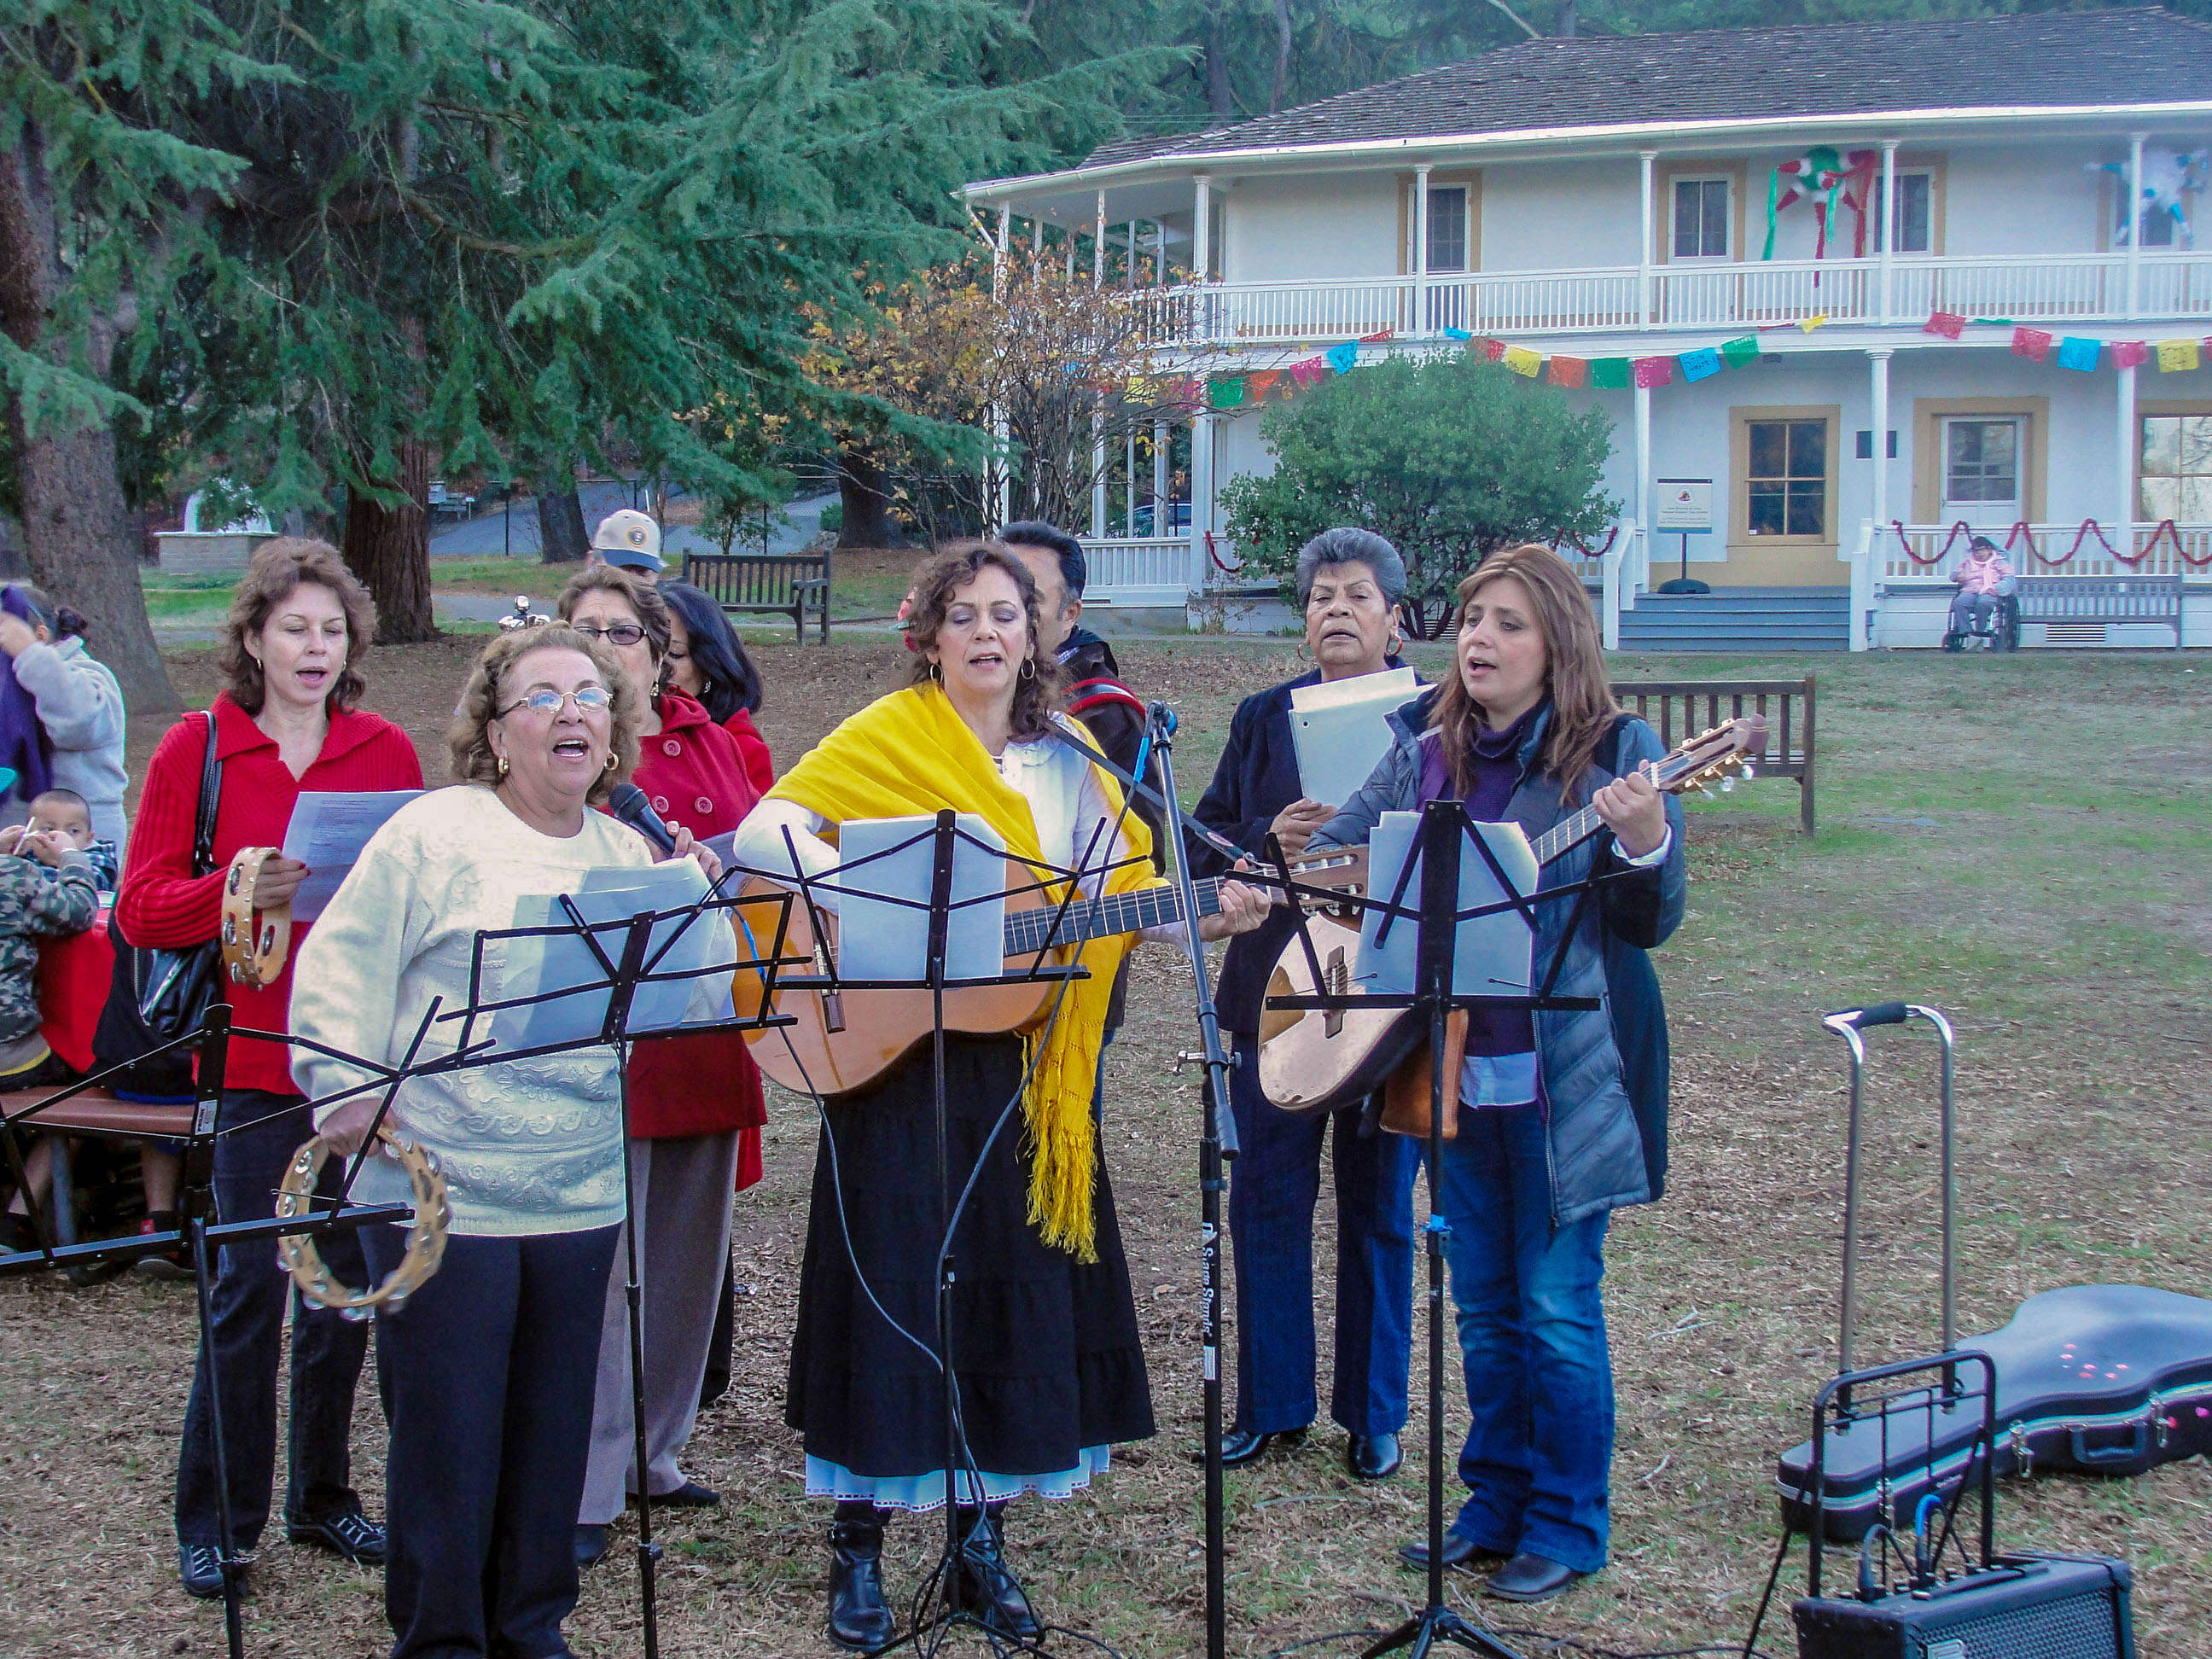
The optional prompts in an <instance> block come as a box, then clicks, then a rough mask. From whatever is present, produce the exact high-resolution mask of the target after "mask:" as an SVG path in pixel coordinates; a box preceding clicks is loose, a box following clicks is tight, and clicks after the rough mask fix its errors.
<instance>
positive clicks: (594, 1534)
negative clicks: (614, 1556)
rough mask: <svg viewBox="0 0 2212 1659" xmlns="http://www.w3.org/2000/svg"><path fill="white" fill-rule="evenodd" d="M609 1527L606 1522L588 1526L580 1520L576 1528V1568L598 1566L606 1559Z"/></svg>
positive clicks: (582, 1568)
mask: <svg viewBox="0 0 2212 1659" xmlns="http://www.w3.org/2000/svg"><path fill="white" fill-rule="evenodd" d="M606 1553H607V1528H606V1525H605V1522H601V1523H600V1524H599V1525H598V1526H586V1525H585V1524H583V1523H581V1522H579V1523H578V1525H577V1528H576V1570H577V1571H579V1572H581V1571H584V1570H585V1569H586V1567H596V1566H598V1565H599V1563H600V1562H601V1561H603V1560H605V1559H606Z"/></svg>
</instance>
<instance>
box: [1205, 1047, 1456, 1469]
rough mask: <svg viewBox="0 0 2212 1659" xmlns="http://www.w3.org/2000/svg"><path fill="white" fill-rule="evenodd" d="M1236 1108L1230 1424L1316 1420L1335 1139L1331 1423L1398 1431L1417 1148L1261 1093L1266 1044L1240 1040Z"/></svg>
mask: <svg viewBox="0 0 2212 1659" xmlns="http://www.w3.org/2000/svg"><path fill="white" fill-rule="evenodd" d="M1236 1046H1237V1066H1236V1068H1235V1069H1234V1070H1232V1071H1231V1073H1229V1104H1230V1109H1231V1112H1232V1113H1233V1114H1234V1115H1235V1117H1236V1119H1237V1139H1238V1140H1239V1141H1240V1142H1242V1143H1243V1152H1241V1153H1240V1154H1239V1155H1238V1157H1237V1160H1236V1162H1234V1163H1233V1164H1231V1165H1230V1178H1229V1242H1230V1248H1231V1252H1232V1254H1233V1255H1234V1257H1235V1259H1236V1263H1237V1418H1236V1424H1237V1427H1238V1428H1241V1429H1243V1430H1246V1431H1249V1432H1251V1433H1254V1434H1279V1433H1282V1432H1283V1431H1285V1430H1291V1429H1302V1428H1304V1427H1305V1425H1307V1424H1309V1423H1310V1422H1312V1421H1313V1419H1314V1414H1315V1410H1316V1398H1315V1390H1314V1367H1315V1345H1314V1310H1313V1299H1314V1271H1313V1218H1314V1205H1315V1203H1316V1200H1319V1198H1320V1197H1321V1157H1322V1146H1323V1145H1324V1143H1327V1142H1328V1141H1329V1140H1330V1139H1331V1138H1332V1137H1334V1146H1333V1148H1332V1150H1331V1154H1330V1161H1331V1164H1332V1165H1333V1168H1334V1176H1335V1181H1336V1340H1335V1348H1336V1356H1335V1373H1336V1380H1335V1385H1334V1388H1333V1389H1331V1391H1330V1395H1329V1415H1330V1416H1331V1417H1333V1418H1334V1419H1336V1421H1337V1422H1338V1423H1339V1424H1340V1425H1342V1427H1343V1428H1344V1429H1345V1430H1346V1432H1348V1433H1352V1434H1362V1435H1375V1434H1395V1433H1397V1432H1398V1431H1399V1430H1401V1429H1402V1428H1404V1427H1405V1426H1406V1368H1407V1362H1408V1359H1409V1358H1410V1355H1411V1352H1412V1332H1413V1170H1414V1169H1415V1167H1416V1165H1417V1164H1418V1162H1419V1158H1418V1155H1417V1153H1416V1152H1415V1149H1414V1146H1413V1142H1412V1141H1410V1140H1408V1139H1406V1137H1404V1136H1403V1135H1390V1134H1375V1135H1371V1136H1367V1137H1365V1138H1363V1137H1362V1136H1361V1135H1360V1133H1359V1112H1358V1109H1357V1108H1352V1109H1347V1110H1345V1111H1338V1112H1312V1113H1307V1114H1304V1115H1298V1114H1293V1113H1290V1112H1285V1111H1283V1110H1281V1109H1278V1108H1276V1107H1273V1106H1271V1105H1269V1104H1268V1103H1267V1097H1265V1096H1263V1095H1262V1094H1261V1092H1260V1045H1259V1040H1258V1038H1257V1037H1256V1036H1255V1035H1254V1034H1253V1033H1252V1032H1249V1031H1239V1032H1237V1033H1236Z"/></svg>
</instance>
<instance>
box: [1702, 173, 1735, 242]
mask: <svg viewBox="0 0 2212 1659" xmlns="http://www.w3.org/2000/svg"><path fill="white" fill-rule="evenodd" d="M1728 197H1729V191H1728V185H1726V184H1724V183H1723V182H1722V181H1721V180H1720V179H1706V180H1705V217H1704V233H1705V249H1704V251H1705V253H1706V255H1707V256H1708V257H1709V258H1716V259H1721V258H1727V257H1728V250H1729V223H1728V206H1729V199H1728Z"/></svg>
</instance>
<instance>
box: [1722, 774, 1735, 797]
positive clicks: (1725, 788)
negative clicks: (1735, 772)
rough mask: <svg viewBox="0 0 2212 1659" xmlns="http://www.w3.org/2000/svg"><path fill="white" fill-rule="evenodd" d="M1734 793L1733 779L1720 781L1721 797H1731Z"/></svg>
mask: <svg viewBox="0 0 2212 1659" xmlns="http://www.w3.org/2000/svg"><path fill="white" fill-rule="evenodd" d="M1721 793H1723V795H1732V794H1734V793H1735V779H1734V778H1723V779H1722V780H1721Z"/></svg>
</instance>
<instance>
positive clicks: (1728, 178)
mask: <svg viewBox="0 0 2212 1659" xmlns="http://www.w3.org/2000/svg"><path fill="white" fill-rule="evenodd" d="M1683 185H1719V186H1720V187H1721V190H1722V193H1723V199H1722V203H1721V237H1722V242H1723V247H1722V251H1721V252H1718V253H1683V252H1679V251H1678V247H1679V244H1678V242H1677V240H1676V238H1677V236H1678V235H1679V234H1680V227H1681V221H1680V212H1681V201H1682V186H1683ZM1735 188H1736V181H1735V174H1733V173H1670V174H1669V175H1668V179H1667V232H1666V234H1667V263H1668V264H1727V263H1728V262H1729V261H1730V260H1733V259H1734V258H1735V257H1736V249H1735V208H1736V203H1735Z"/></svg>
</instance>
